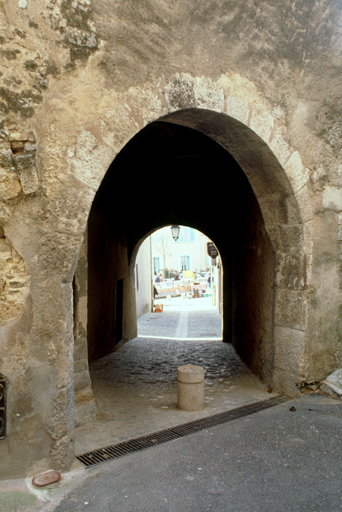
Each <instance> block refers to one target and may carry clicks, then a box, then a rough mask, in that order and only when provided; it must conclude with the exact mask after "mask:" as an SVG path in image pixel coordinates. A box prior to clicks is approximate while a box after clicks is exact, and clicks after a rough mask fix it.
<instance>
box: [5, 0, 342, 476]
mask: <svg viewBox="0 0 342 512" xmlns="http://www.w3.org/2000/svg"><path fill="white" fill-rule="evenodd" d="M340 20H341V7H340V3H339V2H338V0H335V1H331V0H315V1H313V2H306V1H304V0H292V1H288V2H283V3H281V4H280V3H279V2H278V1H277V0H260V1H257V2H256V1H254V0H245V1H243V2H237V1H235V0H229V1H224V2H223V1H222V0H212V1H209V2H204V1H203V2H199V3H198V2H197V3H194V2H191V1H184V2H178V1H176V0H175V1H169V2H163V1H162V2H160V1H159V2H155V1H154V0H150V1H142V2H134V1H133V0H128V1H126V2H115V3H113V2H111V1H109V0H97V1H96V2H92V3H91V2H90V0H75V1H71V0H36V1H35V2H33V1H32V0H17V1H13V2H0V58H1V86H0V113H1V121H0V199H1V204H0V258H1V261H0V268H1V276H0V373H1V374H3V375H4V376H5V377H6V378H7V379H8V390H9V391H8V403H7V408H8V424H7V427H8V428H7V438H6V439H5V440H3V441H0V459H1V465H0V466H1V467H0V477H1V478H11V477H19V476H24V475H28V474H33V473H36V472H38V471H40V470H44V469H47V468H50V467H54V468H56V469H60V470H66V469H68V468H70V465H71V463H72V461H73V442H72V438H73V425H74V325H73V324H74V318H73V286H72V281H73V276H74V271H75V267H76V262H77V259H78V256H79V251H80V249H81V245H82V242H83V239H84V238H83V237H84V232H85V229H86V225H87V220H88V215H89V212H90V208H91V205H92V201H93V199H94V196H95V193H96V191H97V190H98V188H99V186H100V183H101V181H102V178H103V176H104V175H105V173H106V171H107V169H108V168H109V166H110V164H111V163H112V161H113V160H114V158H115V156H116V155H117V154H118V153H119V151H120V150H121V149H122V148H123V146H124V145H125V144H126V143H127V142H128V141H129V140H130V139H131V138H132V137H133V136H134V135H135V134H136V133H138V132H139V130H141V129H142V128H143V127H144V126H146V125H147V124H148V123H149V122H151V121H155V120H157V119H159V118H161V117H162V116H168V115H170V114H171V113H175V114H176V113H177V111H179V110H182V109H203V111H208V112H209V113H210V112H214V113H217V114H221V115H222V116H223V118H225V117H227V121H222V119H221V117H220V118H217V117H215V118H214V116H211V117H210V116H209V117H210V119H209V118H208V116H207V117H205V118H204V117H201V116H200V114H198V115H197V114H195V113H194V115H195V117H193V115H192V111H191V110H190V111H189V113H188V114H187V115H186V116H183V117H179V116H178V117H177V116H176V117H173V118H172V119H173V122H176V123H179V124H183V125H185V126H190V127H193V128H194V129H197V130H198V131H201V132H202V133H204V134H205V135H208V136H210V137H211V138H213V139H214V140H216V141H217V142H218V143H219V144H221V145H222V146H223V147H225V148H226V149H227V150H228V151H229V152H230V153H231V154H233V156H234V158H236V159H237V161H238V163H239V165H240V166H241V168H242V169H243V171H244V172H245V174H246V176H247V177H248V179H249V181H250V183H251V186H252V188H253V191H254V193H255V195H256V199H257V201H258V203H259V206H260V209H261V214H262V216H263V219H264V221H265V229H266V231H267V233H268V235H269V237H270V241H271V244H272V246H273V248H274V251H275V260H276V277H275V286H276V288H275V322H274V324H275V325H274V339H275V342H274V357H275V367H274V373H273V385H274V388H275V389H278V390H288V391H289V390H293V388H294V386H295V385H296V384H298V382H299V381H300V380H302V381H303V382H304V381H307V382H310V381H316V380H320V379H322V378H324V377H325V376H326V375H327V374H329V373H330V372H331V371H333V370H334V369H336V368H338V367H341V366H342V351H341V342H340V336H341V314H340V312H341V305H342V301H341V269H340V261H341V222H342V221H341V211H342V194H341V190H340V186H341V175H342V167H341V163H340V162H341V145H342V137H341V135H342V134H341V126H342V125H341V108H342V107H341V105H342V103H341V97H340V96H341V87H340V85H341V84H340V76H341V53H342V42H341V26H340V23H341V22H340ZM196 115H197V118H196ZM228 116H230V117H229V118H228ZM170 119H171V118H170V117H169V118H168V120H169V121H170ZM230 119H232V120H237V121H239V122H240V123H242V127H240V125H237V124H236V123H233V121H230ZM243 127H246V130H244V128H243ZM248 130H249V131H252V133H254V134H257V135H258V138H254V137H249V135H248V134H249V131H248ZM241 137H242V138H244V140H242V139H241ZM259 137H260V139H259ZM247 140H248V144H247V143H246V141H247ZM266 149H267V151H268V150H270V151H271V153H273V155H274V156H275V161H273V160H272V158H271V157H270V155H269V153H268V152H267V151H266ZM131 172H133V171H132V170H131ZM146 178H147V179H149V178H150V177H149V176H147V177H146ZM223 178H224V173H223V172H220V173H218V174H217V179H218V180H222V179H223ZM126 192H127V191H122V190H120V191H118V193H120V194H126ZM127 209H129V205H128V206H127ZM145 234H146V233H139V234H137V237H136V242H137V241H138V240H140V239H141V238H142V237H143V236H144V235H145ZM138 235H139V236H138ZM134 240H135V239H134ZM136 242H135V243H136ZM130 243H131V244H132V245H133V247H132V248H131V249H130V251H132V250H133V248H134V241H133V239H132V240H131V242H130ZM130 264H131V263H130V262H128V263H127V265H128V266H127V268H128V267H129V265H130Z"/></svg>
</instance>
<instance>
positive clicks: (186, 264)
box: [179, 254, 191, 272]
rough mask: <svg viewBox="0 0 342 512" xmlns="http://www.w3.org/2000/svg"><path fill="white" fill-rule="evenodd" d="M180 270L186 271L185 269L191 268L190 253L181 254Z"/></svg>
mask: <svg viewBox="0 0 342 512" xmlns="http://www.w3.org/2000/svg"><path fill="white" fill-rule="evenodd" d="M179 270H180V272H184V270H191V268H190V256H189V254H180V255H179Z"/></svg>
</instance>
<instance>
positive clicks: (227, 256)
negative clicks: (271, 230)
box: [88, 121, 288, 385]
mask: <svg viewBox="0 0 342 512" xmlns="http://www.w3.org/2000/svg"><path fill="white" fill-rule="evenodd" d="M182 124H186V123H185V122H184V123H183V122H181V123H179V124H175V123H174V122H172V123H171V122H169V121H159V122H154V123H151V124H150V125H148V126H147V127H146V128H144V129H143V130H141V131H140V132H139V133H138V134H137V135H136V136H135V137H134V138H133V139H132V140H131V141H130V142H129V143H128V144H127V145H126V146H125V147H124V148H123V150H122V151H121V152H120V153H119V154H118V156H117V157H116V158H115V160H114V162H113V164H112V165H111V167H110V168H109V170H108V172H107V174H106V176H105V178H104V180H103V182H102V184H101V187H100V188H99V190H98V193H97V194H96V197H95V200H94V203H93V207H92V211H91V214H90V217H89V224H88V230H89V231H88V240H89V249H88V264H89V269H88V276H89V285H88V352H89V358H90V360H94V359H97V358H99V357H102V356H104V355H106V354H108V353H111V352H113V350H115V349H116V348H117V347H118V346H120V345H121V344H122V343H124V342H125V341H127V340H129V339H132V338H134V337H135V336H136V325H137V322H136V313H135V297H134V278H133V275H134V259H135V255H136V253H137V250H138V248H139V244H140V243H141V241H142V240H143V239H144V238H145V237H146V235H147V234H148V233H151V232H152V231H153V230H155V229H156V228H157V227H160V226H162V225H168V224H175V223H176V224H183V225H190V226H193V227H194V228H196V229H198V230H199V231H202V232H205V233H206V234H207V236H208V237H210V238H211V239H212V240H215V243H216V245H217V247H218V249H219V251H220V254H221V257H222V263H223V268H224V270H225V272H224V277H223V340H224V341H226V342H231V343H233V345H234V347H235V348H236V350H237V353H238V354H239V355H240V356H241V358H242V359H243V360H244V361H245V362H246V363H247V364H248V366H249V367H250V368H251V369H252V370H253V371H254V373H255V374H257V375H258V376H259V378H261V380H262V381H264V382H265V383H266V384H269V385H271V381H272V372H273V356H274V343H273V327H274V281H275V275H274V274H275V252H274V249H273V247H272V244H271V242H270V240H269V237H268V234H267V232H266V229H265V224H264V219H263V216H262V213H261V210H260V207H259V204H258V201H257V199H256V196H255V194H254V191H253V189H252V186H251V184H250V181H249V180H248V178H247V176H246V174H245V172H244V170H242V168H241V167H240V165H239V164H238V163H237V161H236V159H235V158H233V156H232V155H231V154H230V153H229V152H228V151H227V150H226V149H225V148H223V147H222V146H221V145H220V144H218V143H217V142H216V141H215V140H213V138H212V137H209V136H207V135H206V134H204V133H202V131H203V130H202V129H201V130H199V129H198V126H197V129H193V128H190V127H188V126H183V125H182ZM211 126H213V125H211ZM216 126H217V132H218V133H217V137H216V138H218V139H219V138H220V137H221V136H223V135H224V134H222V132H221V131H220V127H219V125H216ZM202 128H203V127H202ZM235 136H236V134H233V135H232V137H233V138H234V137H235ZM240 136H243V133H242V134H240ZM254 142H255V141H254ZM244 144H245V146H246V149H245V159H247V160H248V162H247V160H246V162H245V163H246V166H247V167H248V171H249V172H251V169H252V167H253V165H255V166H256V165H259V166H262V165H263V164H264V163H265V159H263V149H264V148H262V151H261V153H260V152H259V153H258V155H259V161H258V162H252V160H251V159H252V156H251V155H252V154H253V151H254V153H255V148H251V147H250V144H251V143H250V141H248V140H247V139H246V140H240V146H243V145H244ZM240 151H241V147H240ZM242 153H243V152H242ZM255 154H257V153H255ZM266 169H267V172H266V170H265V182H264V183H265V186H266V187H268V189H270V187H271V186H272V183H271V178H270V175H269V162H268V164H267V166H266ZM274 183H275V191H274V193H275V195H276V194H278V193H279V183H278V182H277V180H275V181H274ZM257 187H258V185H257ZM260 187H261V183H259V188H260ZM286 195H288V191H285V196H286ZM119 283H120V284H119ZM118 286H120V290H121V292H120V293H121V297H119V296H118ZM119 299H120V300H121V304H120V305H119V306H118V300H119ZM118 315H119V317H118ZM118 324H119V325H120V332H119V329H118Z"/></svg>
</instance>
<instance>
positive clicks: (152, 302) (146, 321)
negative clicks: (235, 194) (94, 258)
mask: <svg viewBox="0 0 342 512" xmlns="http://www.w3.org/2000/svg"><path fill="white" fill-rule="evenodd" d="M175 228H176V231H177V230H178V232H176V235H175V234H174V233H173V230H174V229H175ZM222 276H223V267H222V261H221V256H220V254H219V253H218V251H217V248H216V246H215V244H214V242H213V241H212V240H211V239H210V238H208V237H207V236H206V235H205V234H204V233H202V232H200V231H198V230H196V229H194V228H192V227H190V226H177V227H176V226H165V227H162V228H160V229H158V230H156V231H155V232H154V233H152V234H151V235H150V236H148V237H147V238H146V239H145V240H144V242H143V243H142V244H141V245H140V248H139V251H138V254H137V258H136V264H135V287H136V306H137V318H138V337H141V336H142V337H147V338H150V337H152V338H154V337H155V338H157V339H182V340H183V339H184V340H190V339H197V338H202V339H204V338H205V339H211V340H220V341H222V302H223V300H222V299H223V296H222ZM190 312H191V317H192V318H191V321H190V320H189V322H190V323H189V329H188V317H189V315H188V313H190ZM151 313H163V315H155V314H151ZM165 315H167V316H168V318H169V320H168V321H166V320H165V319H162V318H160V316H165ZM158 316H159V318H158ZM209 317H210V318H209ZM166 331H167V332H166Z"/></svg>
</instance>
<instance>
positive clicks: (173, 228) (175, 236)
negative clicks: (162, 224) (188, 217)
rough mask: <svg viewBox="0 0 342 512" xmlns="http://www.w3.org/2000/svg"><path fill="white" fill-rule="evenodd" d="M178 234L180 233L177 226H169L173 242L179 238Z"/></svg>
mask: <svg viewBox="0 0 342 512" xmlns="http://www.w3.org/2000/svg"><path fill="white" fill-rule="evenodd" d="M179 232H180V227H179V226H171V233H172V238H173V239H174V241H175V242H176V241H177V240H178V238H179Z"/></svg>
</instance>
